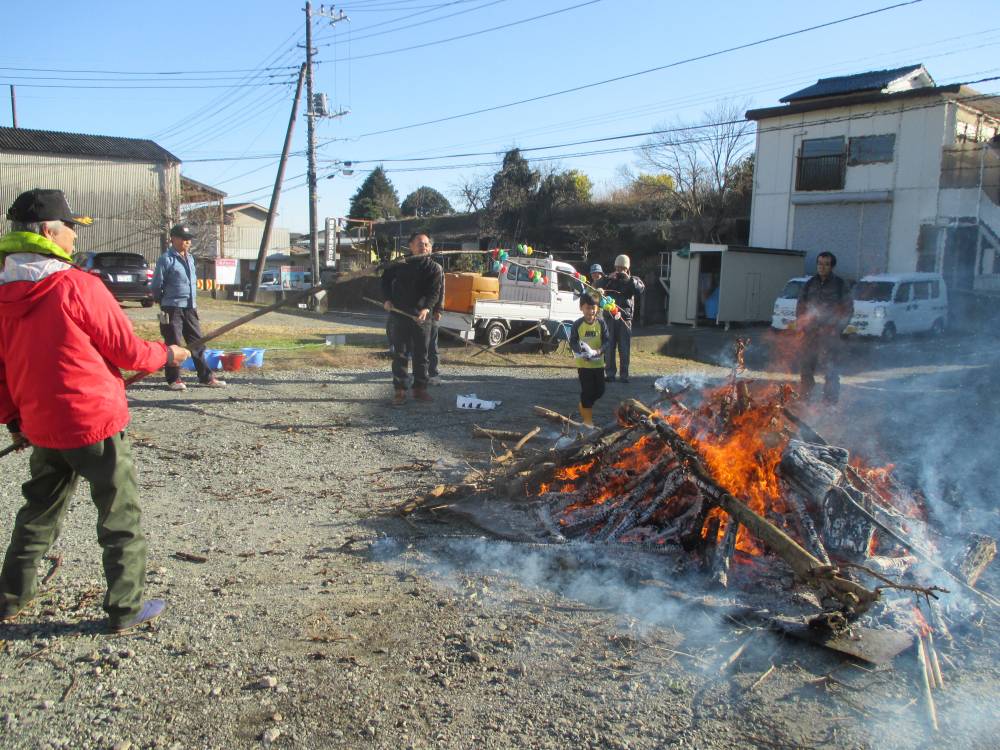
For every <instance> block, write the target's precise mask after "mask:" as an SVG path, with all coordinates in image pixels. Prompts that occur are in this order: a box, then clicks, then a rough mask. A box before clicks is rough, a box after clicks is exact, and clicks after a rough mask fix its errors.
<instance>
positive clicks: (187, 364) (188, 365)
mask: <svg viewBox="0 0 1000 750" xmlns="http://www.w3.org/2000/svg"><path fill="white" fill-rule="evenodd" d="M181 369H182V370H192V371H193V370H194V360H193V359H191V358H190V357H188V358H187V359H185V360H184V361H183V362H181Z"/></svg>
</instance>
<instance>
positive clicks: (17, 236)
mask: <svg viewBox="0 0 1000 750" xmlns="http://www.w3.org/2000/svg"><path fill="white" fill-rule="evenodd" d="M13 253H37V254H38V255H52V256H55V257H56V258H59V260H65V261H67V262H69V263H72V262H73V258H72V257H71V256H70V254H69V253H67V252H66V251H65V250H63V249H62V248H61V247H59V245H57V244H56V243H54V242H53V241H52V240H50V239H48V238H47V237H43V236H42V235H40V234H35V233H34V232H10V233H9V234H5V235H4V236H3V237H0V268H2V267H3V264H4V263H6V262H7V256H8V255H12V254H13Z"/></svg>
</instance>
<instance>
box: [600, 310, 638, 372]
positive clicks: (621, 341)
mask: <svg viewBox="0 0 1000 750" xmlns="http://www.w3.org/2000/svg"><path fill="white" fill-rule="evenodd" d="M606 320H607V323H608V338H609V340H610V346H608V354H607V363H606V366H605V368H604V374H605V375H606V376H607V377H609V378H613V377H615V375H616V371H617V372H621V376H622V377H623V378H627V377H628V363H629V352H630V350H631V348H632V321H631V320H624V319H622V318H619V319H618V320H615V319H614V318H607V319H606ZM616 351H617V352H618V366H617V367H616V366H615V352H616Z"/></svg>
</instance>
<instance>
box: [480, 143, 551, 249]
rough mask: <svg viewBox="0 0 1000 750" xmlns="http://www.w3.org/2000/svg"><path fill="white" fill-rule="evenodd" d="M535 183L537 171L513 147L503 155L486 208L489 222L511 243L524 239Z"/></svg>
mask: <svg viewBox="0 0 1000 750" xmlns="http://www.w3.org/2000/svg"><path fill="white" fill-rule="evenodd" d="M538 181H539V174H538V172H537V171H535V170H533V169H531V167H530V166H528V160H527V159H525V158H524V157H523V156H522V155H521V151H520V149H516V148H515V149H511V150H510V151H508V152H507V153H506V154H504V157H503V164H502V165H501V167H500V170H499V171H498V172H497V173H496V174H495V175H493V184H492V185H491V186H490V199H489V203H487V206H486V209H487V213H488V217H489V223H490V224H491V225H492V228H493V229H494V230H495V231H496V232H497V233H498V234H499V235H500V236H501V237H503V238H505V239H507V240H509V241H510V242H511V243H514V242H516V241H517V240H519V239H521V238H522V236H523V233H524V228H525V224H526V221H527V213H528V211H529V210H530V208H531V201H532V199H533V198H534V196H535V190H536V189H537V188H538Z"/></svg>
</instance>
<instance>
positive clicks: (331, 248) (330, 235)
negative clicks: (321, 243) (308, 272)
mask: <svg viewBox="0 0 1000 750" xmlns="http://www.w3.org/2000/svg"><path fill="white" fill-rule="evenodd" d="M337 229H338V219H327V220H326V232H325V235H326V267H327V268H335V267H336V266H337V239H338V237H339V236H340V233H339V232H338V231H337Z"/></svg>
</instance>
